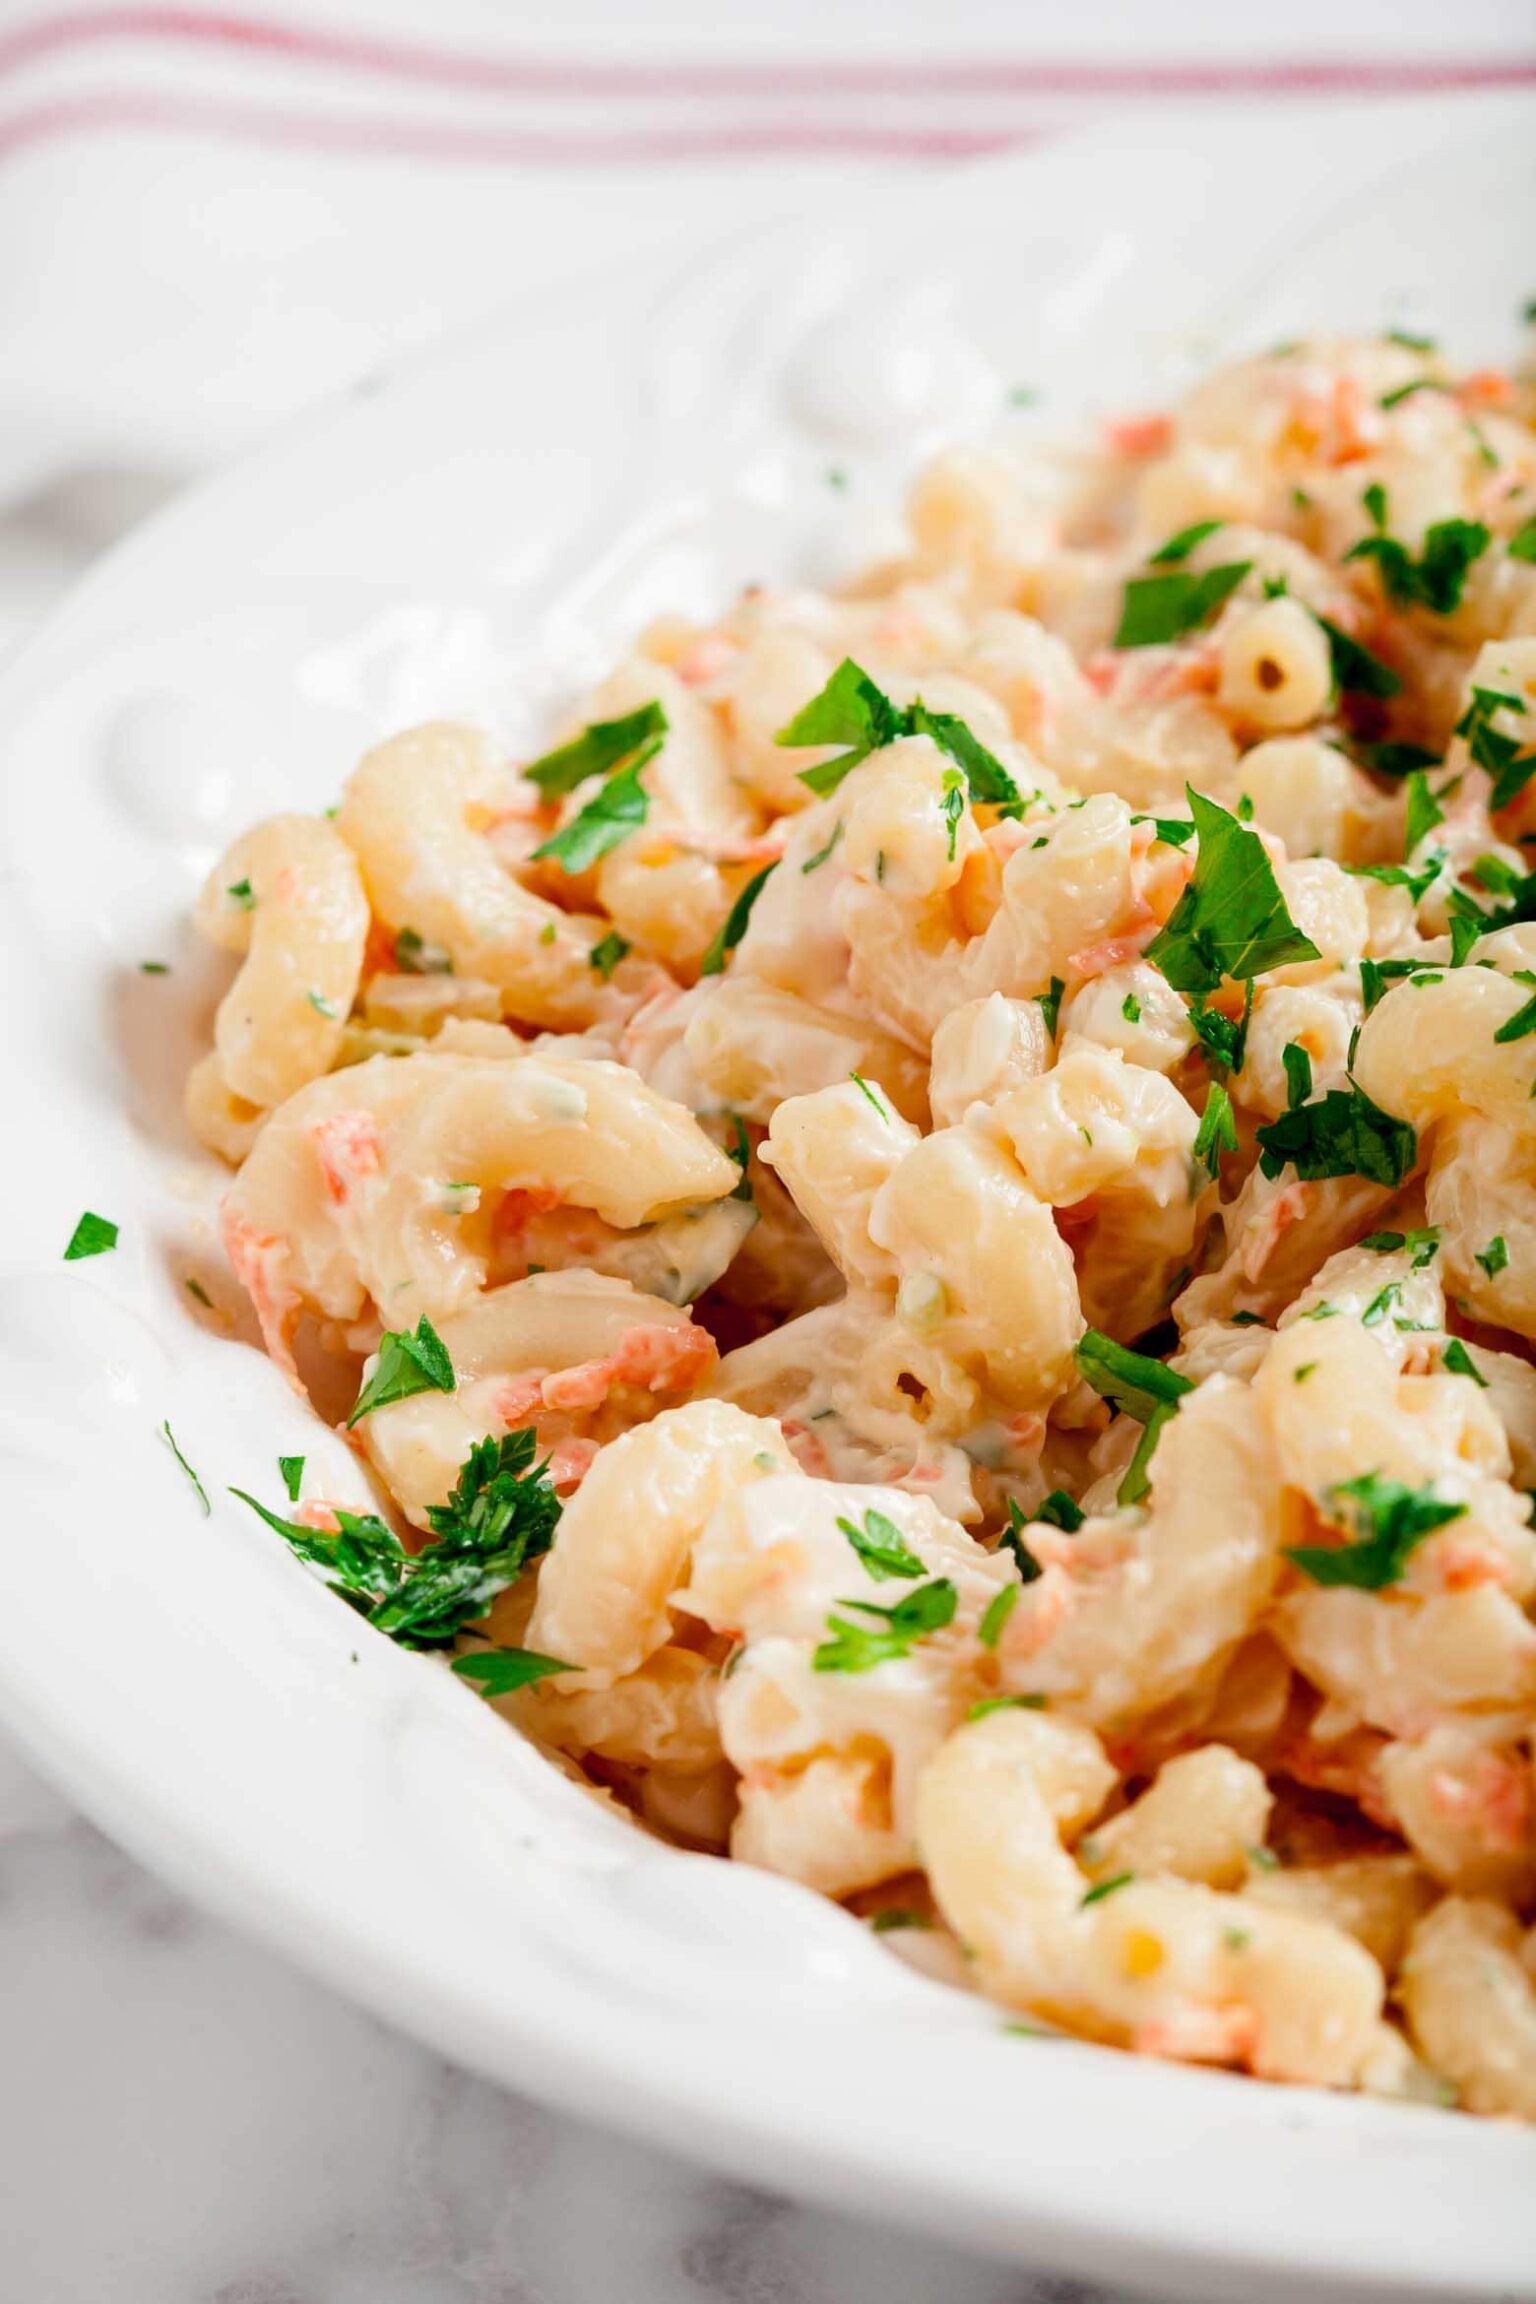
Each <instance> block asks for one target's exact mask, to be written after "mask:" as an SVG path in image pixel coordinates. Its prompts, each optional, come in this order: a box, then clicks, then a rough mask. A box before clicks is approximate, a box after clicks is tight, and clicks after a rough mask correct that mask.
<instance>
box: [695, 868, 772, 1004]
mask: <svg viewBox="0 0 1536 2304" xmlns="http://www.w3.org/2000/svg"><path fill="white" fill-rule="evenodd" d="M778 868H779V866H778V859H777V857H775V859H774V861H773V862H772V863H771V864H765V865H764V866H763V868H762V870H761V872H754V874H753V875H752V878H751V879H750V880H749V881H748V882H747V884H746V886H745V887H744V888H743V889H742V890H741V891H740V893H739V894H738V895H737V898H736V901H735V903H734V904H733V905H732V906H731V908H730V910H729V912H727V914H726V916H725V918H724V919H723V920H722V921H721V923H720V926H719V928H718V930H717V931H716V933H715V934H714V935H713V936H712V937H711V938H710V941H709V946H708V949H707V950H706V952H705V954H704V957H703V959H702V960H701V961H700V962H699V974H700V975H701V976H718V975H719V974H720V973H721V971H722V970H723V969H724V967H725V964H726V962H727V960H729V958H730V956H731V954H732V953H733V952H734V951H735V949H736V947H737V945H738V944H739V943H740V942H741V940H742V938H743V936H745V934H746V932H747V922H748V921H749V920H750V919H751V917H752V907H753V905H754V904H755V903H756V902H757V900H758V898H759V896H761V894H762V892H763V889H764V887H765V886H766V885H767V881H768V875H769V874H770V873H771V872H776V871H777V870H778Z"/></svg>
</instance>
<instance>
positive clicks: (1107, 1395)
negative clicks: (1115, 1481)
mask: <svg viewBox="0 0 1536 2304" xmlns="http://www.w3.org/2000/svg"><path fill="white" fill-rule="evenodd" d="M1075 1358H1076V1361H1077V1370H1078V1374H1079V1375H1080V1376H1082V1377H1083V1378H1084V1379H1085V1380H1086V1381H1087V1382H1088V1383H1089V1384H1091V1385H1092V1386H1093V1389H1094V1390H1095V1392H1097V1393H1098V1395H1099V1398H1100V1399H1101V1400H1107V1401H1109V1403H1110V1405H1111V1406H1112V1407H1114V1408H1118V1409H1120V1410H1121V1411H1122V1412H1123V1413H1124V1414H1125V1415H1127V1416H1133V1417H1134V1418H1135V1419H1136V1421H1137V1423H1138V1424H1140V1425H1141V1426H1142V1427H1143V1430H1142V1435H1141V1442H1140V1445H1139V1446H1138V1448H1137V1450H1136V1453H1135V1455H1134V1456H1133V1457H1132V1458H1131V1461H1130V1464H1129V1465H1128V1466H1127V1468H1126V1473H1125V1478H1124V1479H1123V1480H1122V1481H1121V1483H1120V1487H1119V1491H1118V1495H1117V1501H1118V1502H1119V1503H1121V1504H1139V1503H1140V1501H1141V1499H1142V1497H1143V1496H1145V1495H1146V1493H1147V1490H1148V1488H1149V1486H1150V1485H1151V1480H1150V1469H1149V1468H1150V1466H1151V1462H1152V1456H1153V1451H1154V1450H1155V1449H1156V1447H1157V1443H1158V1438H1159V1436H1160V1434H1161V1432H1162V1429H1163V1426H1164V1425H1165V1424H1166V1423H1167V1421H1168V1419H1169V1417H1170V1416H1172V1415H1174V1414H1175V1413H1176V1412H1177V1409H1178V1405H1179V1402H1180V1401H1181V1400H1182V1399H1183V1397H1184V1395H1185V1393H1186V1392H1192V1391H1193V1390H1194V1386H1193V1384H1192V1383H1191V1382H1190V1380H1189V1378H1188V1377H1187V1376H1181V1375H1180V1374H1179V1372H1178V1370H1177V1369H1176V1368H1168V1367H1165V1366H1164V1364H1163V1362H1162V1361H1161V1360H1153V1359H1151V1358H1150V1357H1149V1356H1148V1355H1147V1354H1146V1353H1143V1352H1132V1351H1131V1350H1130V1349H1129V1348H1128V1347H1127V1346H1126V1345H1124V1344H1117V1343H1116V1342H1115V1341H1114V1339H1113V1337H1110V1336H1105V1335H1103V1334H1102V1333H1101V1332H1100V1331H1099V1330H1098V1329H1097V1328H1089V1329H1087V1330H1086V1331H1085V1332H1084V1334H1083V1336H1082V1338H1081V1339H1080V1341H1079V1343H1078V1346H1077V1351H1076V1354H1075Z"/></svg>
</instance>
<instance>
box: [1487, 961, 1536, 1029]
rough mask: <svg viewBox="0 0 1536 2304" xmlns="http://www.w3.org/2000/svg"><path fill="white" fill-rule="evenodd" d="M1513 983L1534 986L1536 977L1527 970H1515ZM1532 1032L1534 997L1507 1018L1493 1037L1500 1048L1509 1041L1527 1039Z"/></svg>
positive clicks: (1535, 1019) (1535, 1021)
mask: <svg viewBox="0 0 1536 2304" xmlns="http://www.w3.org/2000/svg"><path fill="white" fill-rule="evenodd" d="M1514 981H1515V982H1516V983H1517V984H1536V976H1533V975H1532V973H1531V971H1530V969H1529V968H1517V969H1516V970H1515V975H1514ZM1532 1032H1536V995H1533V996H1532V997H1531V998H1530V999H1529V1000H1527V1001H1525V1002H1524V1004H1523V1005H1522V1006H1521V1007H1519V1008H1517V1009H1516V1010H1515V1012H1514V1014H1513V1015H1512V1016H1507V1017H1506V1018H1505V1019H1504V1022H1503V1023H1502V1024H1501V1025H1500V1026H1499V1028H1498V1030H1497V1032H1495V1034H1494V1036H1493V1037H1494V1039H1495V1040H1496V1041H1498V1042H1499V1044H1500V1045H1501V1046H1502V1045H1504V1044H1505V1043H1507V1042H1508V1041H1511V1040H1524V1039H1527V1038H1528V1037H1529V1036H1530V1034H1531V1033H1532Z"/></svg>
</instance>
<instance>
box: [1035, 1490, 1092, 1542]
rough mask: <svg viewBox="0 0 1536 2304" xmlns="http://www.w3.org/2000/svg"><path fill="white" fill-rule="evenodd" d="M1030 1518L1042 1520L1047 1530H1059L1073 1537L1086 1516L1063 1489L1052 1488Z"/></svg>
mask: <svg viewBox="0 0 1536 2304" xmlns="http://www.w3.org/2000/svg"><path fill="white" fill-rule="evenodd" d="M1031 1518H1032V1519H1035V1520H1043V1521H1044V1522H1045V1524H1046V1526H1047V1527H1048V1528H1060V1529H1062V1530H1064V1532H1065V1533H1066V1534H1067V1535H1068V1536H1075V1535H1076V1534H1077V1531H1078V1530H1079V1528H1081V1526H1082V1524H1083V1522H1084V1520H1085V1519H1086V1518H1087V1514H1086V1513H1085V1512H1084V1510H1083V1508H1082V1506H1081V1505H1080V1504H1078V1503H1076V1502H1075V1501H1074V1499H1073V1498H1072V1497H1070V1496H1069V1495H1068V1494H1067V1492H1066V1490H1065V1488H1053V1489H1052V1490H1051V1492H1050V1494H1049V1496H1047V1498H1046V1499H1045V1502H1044V1503H1043V1504H1037V1505H1036V1507H1035V1509H1034V1512H1033V1513H1032V1514H1031Z"/></svg>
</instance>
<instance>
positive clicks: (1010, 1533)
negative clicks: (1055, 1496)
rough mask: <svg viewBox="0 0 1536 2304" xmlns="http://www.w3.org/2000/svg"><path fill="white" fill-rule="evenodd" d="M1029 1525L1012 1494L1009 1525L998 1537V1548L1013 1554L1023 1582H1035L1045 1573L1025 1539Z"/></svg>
mask: <svg viewBox="0 0 1536 2304" xmlns="http://www.w3.org/2000/svg"><path fill="white" fill-rule="evenodd" d="M1028 1526H1029V1522H1028V1521H1027V1520H1026V1519H1025V1517H1024V1515H1023V1513H1022V1512H1021V1511H1020V1510H1019V1507H1018V1505H1017V1504H1016V1503H1015V1502H1014V1500H1013V1498H1012V1497H1011V1496H1010V1497H1009V1499H1008V1525H1007V1527H1006V1528H1005V1529H1004V1530H1003V1532H1002V1535H1001V1536H1000V1538H999V1539H998V1550H999V1551H1001V1552H1011V1553H1012V1554H1013V1557H1014V1562H1015V1564H1016V1566H1017V1568H1018V1571H1019V1582H1020V1583H1021V1584H1033V1583H1035V1582H1037V1581H1038V1579H1039V1578H1040V1577H1042V1576H1043V1575H1044V1574H1045V1570H1044V1569H1043V1568H1042V1567H1041V1565H1040V1563H1039V1561H1038V1560H1037V1559H1036V1558H1035V1556H1034V1554H1033V1552H1031V1550H1030V1548H1029V1546H1028V1545H1027V1544H1026V1543H1025V1541H1024V1531H1025V1529H1026V1528H1027V1527H1028Z"/></svg>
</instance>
